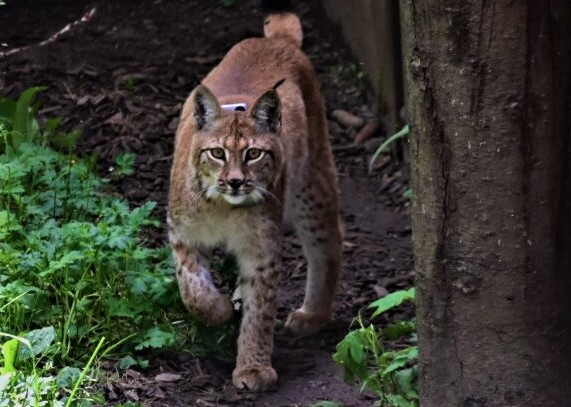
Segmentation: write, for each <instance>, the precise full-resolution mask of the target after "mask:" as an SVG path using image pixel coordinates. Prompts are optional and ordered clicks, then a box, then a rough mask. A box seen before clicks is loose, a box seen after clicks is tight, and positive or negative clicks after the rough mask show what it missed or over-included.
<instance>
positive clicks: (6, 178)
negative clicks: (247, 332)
mask: <svg viewBox="0 0 571 407" xmlns="http://www.w3.org/2000/svg"><path fill="white" fill-rule="evenodd" d="M40 90H42V88H32V89H31V90H28V91H25V92H24V93H23V94H22V96H20V97H19V98H18V100H16V101H12V100H8V99H5V98H0V332H1V333H2V334H0V346H1V347H2V354H1V356H0V407H2V406H4V405H6V406H8V405H10V406H11V405H14V404H10V403H12V401H14V400H20V399H18V397H20V396H21V397H24V396H25V397H26V399H25V400H24V401H22V400H20V401H19V402H21V405H43V404H42V403H47V402H49V403H50V405H57V406H59V405H62V406H63V405H70V404H69V403H71V401H69V400H72V399H73V400H74V402H76V401H77V402H79V401H78V400H81V403H83V404H82V405H87V404H85V403H88V404H89V403H90V402H91V401H90V400H92V399H93V397H97V396H96V395H88V394H87V393H86V392H85V391H83V390H82V389H83V388H85V387H86V386H88V385H89V381H88V380H87V381H86V378H87V376H86V375H87V374H88V373H89V370H90V369H91V366H93V364H94V363H95V362H96V360H97V359H98V358H102V357H125V356H127V355H130V354H134V352H138V351H144V350H148V349H163V348H166V347H169V346H173V345H175V344H176V345H177V346H185V347H186V348H191V349H193V350H201V349H206V348H208V347H210V346H211V345H210V343H205V342H203V340H202V337H201V336H200V335H199V334H198V332H199V330H206V329H207V328H204V327H202V326H201V325H198V324H197V323H196V322H195V321H194V320H192V319H191V318H190V317H189V316H188V313H187V312H186V311H185V310H184V307H183V306H182V303H181V301H180V299H179V296H178V288H177V285H176V278H175V275H174V270H173V267H172V261H171V255H170V250H169V249H168V248H166V247H160V248H151V247H149V246H148V245H147V244H146V242H145V240H144V239H143V238H142V230H143V229H144V228H148V227H156V226H158V222H157V221H155V220H153V219H152V217H151V213H152V211H153V208H154V206H155V204H154V203H153V202H147V203H145V204H144V205H143V206H141V207H138V208H134V209H132V208H130V207H129V204H128V203H127V202H126V201H124V200H122V199H120V198H117V197H116V196H113V195H109V194H106V193H104V191H105V190H106V189H109V187H110V184H109V182H108V180H106V179H103V178H100V177H98V176H97V175H96V174H95V172H94V164H95V163H94V160H92V159H90V158H79V157H76V156H74V155H73V154H71V147H72V144H67V145H65V143H64V144H63V146H66V147H69V148H66V150H67V151H66V152H65V153H64V152H60V151H56V150H54V149H52V148H50V147H49V146H50V145H51V144H53V140H54V139H57V140H60V141H61V140H65V141H66V142H67V143H72V142H73V140H74V138H75V137H76V136H77V134H76V133H73V134H72V135H70V134H69V133H65V132H59V131H58V123H59V120H57V119H51V120H48V121H46V122H45V124H44V126H43V128H41V126H40V125H39V122H38V120H37V119H36V118H35V113H34V112H35V111H36V108H35V106H34V103H33V100H34V96H35V95H36V94H37V93H38V92H39V91H40ZM56 136H57V137H56ZM60 146H61V145H60ZM133 161H134V157H133V156H129V155H124V156H121V157H119V158H118V162H117V168H119V172H120V173H122V174H127V173H129V171H130V168H131V167H132V164H133ZM209 334H210V337H209V338H208V339H207V340H208V341H209V342H214V343H219V340H220V338H221V337H224V336H225V335H226V334H227V333H226V331H214V330H212V329H211V328H209ZM103 337H105V338H106V341H105V342H104V343H103V342H102V339H101V338H103ZM217 341H218V342H217ZM189 342H190V343H189ZM22 344H24V345H25V346H24V345H22ZM28 345H29V346H28ZM131 359H132V360H134V361H135V363H136V364H138V365H144V363H145V362H144V359H142V358H140V357H139V356H136V357H135V358H133V357H132V358H131ZM28 388H34V389H36V390H34V392H29V391H27V390H26V389H28ZM38 403H39V404H38Z"/></svg>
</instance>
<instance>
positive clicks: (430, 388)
mask: <svg viewBox="0 0 571 407" xmlns="http://www.w3.org/2000/svg"><path fill="white" fill-rule="evenodd" d="M401 5H402V21H403V24H402V26H403V29H404V33H403V50H404V58H405V65H406V76H407V80H408V89H407V92H408V103H409V111H410V117H411V125H412V134H411V139H410V143H411V157H412V169H411V176H412V188H413V194H414V198H413V236H414V253H415V268H416V273H417V313H418V335H419V346H420V370H421V378H420V382H421V399H422V403H421V404H422V406H429V407H430V406H439V407H440V406H445V407H446V406H467V407H468V406H470V407H475V406H481V407H484V406H486V407H490V406H502V407H503V406H526V407H528V406H541V407H550V406H557V407H559V406H567V405H571V350H570V349H571V254H570V252H571V187H570V184H571V123H570V117H571V103H570V95H571V68H570V66H571V56H570V55H571V49H570V40H571V2H570V1H569V0H542V1H538V0H527V1H526V0H496V1H489V0H440V1H437V2H436V1H431V0H403V1H402V3H401Z"/></svg>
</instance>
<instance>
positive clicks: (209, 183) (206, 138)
mask: <svg viewBox="0 0 571 407" xmlns="http://www.w3.org/2000/svg"><path fill="white" fill-rule="evenodd" d="M189 107H190V111H188V115H189V116H190V117H189V119H190V120H191V121H192V123H193V136H192V138H193V140H192V146H191V160H192V162H191V163H190V166H191V170H192V176H193V177H194V178H195V181H196V185H198V188H200V193H201V194H203V196H204V197H206V199H208V200H216V201H220V200H222V201H225V202H227V203H229V204H230V205H232V206H249V205H255V204H259V203H262V202H263V201H265V200H266V199H267V198H270V197H275V195H274V194H275V188H276V186H277V185H278V183H279V179H280V176H281V172H282V165H283V164H282V147H281V140H280V137H279V136H280V128H281V116H280V114H281V113H280V108H281V106H280V100H279V97H278V94H277V92H276V91H275V89H270V90H268V91H267V92H265V93H264V94H263V95H261V96H260V97H259V98H258V100H257V101H256V102H255V103H254V104H253V105H252V106H251V107H250V108H249V109H248V110H247V111H238V112H226V111H223V110H222V109H221V107H220V104H219V102H218V100H217V99H216V97H215V96H214V95H213V94H212V93H211V92H210V90H208V88H206V87H205V86H203V85H200V86H198V87H197V88H196V89H194V91H193V92H192V93H191V95H190V106H189Z"/></svg>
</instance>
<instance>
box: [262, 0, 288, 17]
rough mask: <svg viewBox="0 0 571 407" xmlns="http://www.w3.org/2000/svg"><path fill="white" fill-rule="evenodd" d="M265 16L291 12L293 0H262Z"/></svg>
mask: <svg viewBox="0 0 571 407" xmlns="http://www.w3.org/2000/svg"><path fill="white" fill-rule="evenodd" d="M261 3H262V12H263V13H264V14H270V13H278V12H280V11H291V8H292V7H291V3H292V2H291V0H261Z"/></svg>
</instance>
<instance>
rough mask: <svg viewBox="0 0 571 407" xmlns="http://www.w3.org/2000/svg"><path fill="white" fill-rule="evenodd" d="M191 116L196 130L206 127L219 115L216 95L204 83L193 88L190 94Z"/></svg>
mask: <svg viewBox="0 0 571 407" xmlns="http://www.w3.org/2000/svg"><path fill="white" fill-rule="evenodd" d="M191 100H192V117H193V120H194V124H195V126H196V128H197V129H198V130H202V129H204V128H208V127H209V126H210V125H211V124H212V122H214V121H215V120H216V119H217V118H218V117H220V114H221V110H220V104H219V103H218V100H217V99H216V96H214V95H213V94H212V92H210V90H209V89H208V88H207V87H206V86H204V85H198V86H197V87H196V88H194V91H193V92H192V95H191Z"/></svg>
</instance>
